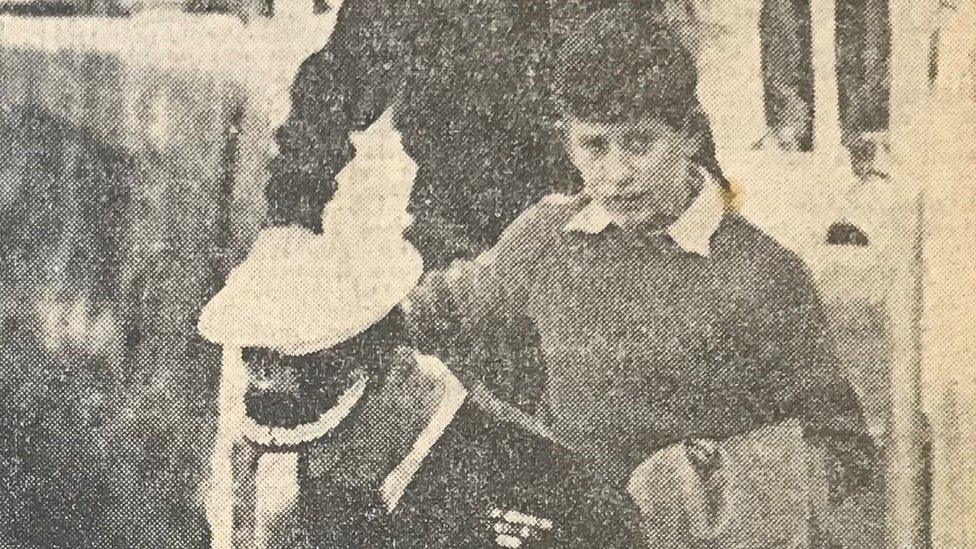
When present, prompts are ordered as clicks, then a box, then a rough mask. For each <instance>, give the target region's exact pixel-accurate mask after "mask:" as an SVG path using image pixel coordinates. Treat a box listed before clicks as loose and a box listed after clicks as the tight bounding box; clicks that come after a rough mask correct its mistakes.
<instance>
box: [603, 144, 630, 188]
mask: <svg viewBox="0 0 976 549" xmlns="http://www.w3.org/2000/svg"><path fill="white" fill-rule="evenodd" d="M604 166H605V167H604V169H605V172H604V173H605V175H606V178H607V181H609V182H610V183H613V184H614V186H616V187H618V188H620V187H625V186H627V185H630V183H631V182H633V180H634V168H633V166H632V165H631V163H630V161H628V159H627V158H626V157H625V153H624V151H622V150H621V149H620V147H617V146H613V147H612V149H611V151H610V152H609V154H608V155H607V160H606V164H605V165H604Z"/></svg>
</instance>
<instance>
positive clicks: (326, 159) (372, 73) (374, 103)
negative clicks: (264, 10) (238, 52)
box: [265, 0, 416, 232]
mask: <svg viewBox="0 0 976 549" xmlns="http://www.w3.org/2000/svg"><path fill="white" fill-rule="evenodd" d="M414 3H415V2H413V1H412V0H410V1H403V0H400V1H395V0H355V1H350V2H344V3H343V5H342V7H341V8H340V12H339V15H338V21H337V23H336V27H335V30H334V31H333V33H332V36H331V38H330V40H329V43H328V45H327V46H326V47H325V48H324V49H322V50H320V51H318V52H317V53H315V54H313V55H312V56H310V57H309V58H308V59H306V60H305V61H304V62H303V63H302V65H301V67H300V68H299V70H298V74H297V76H296V77H295V80H294V82H293V83H292V89H291V111H290V114H289V116H288V119H287V120H286V121H285V123H284V124H283V125H282V126H281V127H280V128H278V130H277V132H276V133H275V143H276V145H277V149H278V150H277V155H276V156H275V157H274V158H273V159H272V160H271V162H270V164H269V167H268V168H269V172H270V179H269V181H268V184H267V186H266V188H265V198H266V199H267V203H268V212H267V217H266V224H267V225H271V226H281V225H295V224H297V225H300V226H303V227H306V228H308V229H310V230H312V231H314V232H321V228H322V227H321V224H322V221H321V216H322V209H323V208H324V206H325V204H326V202H328V201H329V199H331V197H332V195H333V194H334V193H335V190H336V189H335V186H336V184H335V175H336V174H337V173H338V172H339V171H340V170H341V169H342V168H343V166H345V165H346V163H347V162H349V161H350V160H351V159H352V158H353V156H354V154H355V151H354V148H353V146H352V143H351V141H350V139H349V135H350V133H351V132H354V131H359V130H363V129H365V128H367V127H369V125H370V124H372V123H373V122H374V121H375V120H376V119H377V118H379V116H380V115H381V114H382V113H383V111H385V110H386V109H387V107H389V105H390V103H391V102H392V100H393V97H394V95H395V93H396V89H397V85H398V84H399V83H400V81H401V78H400V76H401V75H402V69H403V67H404V66H405V65H406V64H407V63H408V61H409V51H408V50H409V47H410V44H411V41H410V40H408V39H407V34H408V33H409V31H408V26H409V25H411V24H413V22H415V21H416V19H415V18H414V17H412V14H411V11H414V7H415V6H413V4H414Z"/></svg>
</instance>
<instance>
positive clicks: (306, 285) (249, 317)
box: [198, 227, 423, 355]
mask: <svg viewBox="0 0 976 549" xmlns="http://www.w3.org/2000/svg"><path fill="white" fill-rule="evenodd" d="M344 232H345V231H344ZM352 236H353V235H335V234H333V235H316V234H313V233H311V232H309V231H307V230H305V229H301V228H294V227H287V228H272V229H266V230H264V231H263V232H262V233H261V234H260V235H259V236H258V238H257V240H256V241H255V244H254V246H253V248H252V250H251V253H250V254H249V256H248V257H247V259H246V260H245V261H244V262H243V263H242V264H241V265H239V266H238V267H236V268H235V269H234V270H233V271H232V272H231V274H230V276H229V277H228V279H227V283H226V285H225V286H224V288H223V289H222V290H221V291H220V292H218V293H217V295H216V296H214V297H213V299H211V300H210V302H209V303H207V305H206V306H205V307H204V308H203V311H202V312H201V314H200V321H199V324H198V328H199V331H200V333H201V334H202V335H203V336H204V337H205V338H207V339H208V340H210V341H213V342H215V343H219V344H221V345H224V346H236V347H266V348H272V349H276V350H278V351H281V352H284V353H287V354H292V355H303V354H308V353H312V352H315V351H319V350H322V349H326V348H328V347H331V346H333V345H335V344H337V343H341V342H342V341H345V340H346V339H349V338H351V337H353V336H355V335H356V334H358V333H360V332H361V331H363V330H365V329H366V328H368V327H369V326H370V325H372V324H374V323H375V322H377V321H379V320H380V319H382V318H383V317H385V316H386V315H387V314H388V313H389V312H390V311H391V310H392V309H393V308H394V307H395V306H396V305H397V304H398V303H399V302H400V301H402V300H403V298H405V297H406V296H407V294H408V293H409V292H410V291H411V290H412V289H413V288H414V286H415V285H416V284H417V281H418V280H419V279H420V276H421V274H422V273H423V261H422V260H421V258H420V254H419V253H417V251H416V250H415V249H414V248H413V247H412V246H410V244H409V243H407V242H406V241H405V240H403V239H402V238H376V237H375V236H371V235H368V234H360V235H358V236H359V238H350V237H352Z"/></svg>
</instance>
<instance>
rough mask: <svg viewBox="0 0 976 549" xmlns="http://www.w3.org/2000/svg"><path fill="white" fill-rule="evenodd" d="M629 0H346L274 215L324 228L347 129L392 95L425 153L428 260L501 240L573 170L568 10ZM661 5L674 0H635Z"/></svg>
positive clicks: (405, 129)
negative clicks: (561, 112)
mask: <svg viewBox="0 0 976 549" xmlns="http://www.w3.org/2000/svg"><path fill="white" fill-rule="evenodd" d="M621 1H627V0H612V1H607V0H568V1H565V2H542V1H536V2H524V1H520V0H486V1H477V2H470V1H459V0H409V1H403V0H349V1H347V2H345V3H344V4H343V6H342V8H341V9H340V12H339V15H338V22H337V24H336V27H335V30H334V32H333V34H332V37H331V39H330V41H329V44H328V45H327V46H326V47H325V48H324V49H323V50H321V51H319V52H317V53H315V54H313V55H312V56H311V57H309V58H308V59H307V60H306V61H305V62H304V63H303V64H302V66H301V68H300V69H299V72H298V75H297V77H296V78H295V81H294V84H293V87H292V94H291V100H292V110H291V114H290V116H289V118H288V120H287V121H286V122H285V124H284V125H283V126H282V127H281V128H279V129H278V131H277V134H276V140H277V145H278V149H279V154H278V155H277V157H276V158H275V159H274V160H273V161H272V162H271V165H270V171H271V179H270V182H269V184H268V186H267V189H266V196H267V201H268V216H267V222H268V224H269V225H272V226H281V225H296V224H297V225H301V226H304V227H306V228H308V229H311V230H313V231H316V232H318V231H320V230H321V215H322V208H323V207H324V205H325V203H326V202H328V201H329V200H330V199H331V197H332V195H333V194H334V192H335V180H334V177H335V175H336V174H337V173H338V172H339V171H340V170H341V169H342V168H343V166H344V165H345V164H346V163H347V162H348V161H349V160H350V159H351V158H352V157H353V155H354V154H355V152H354V149H353V147H352V145H351V142H350V140H349V134H350V132H354V131H357V130H362V129H365V128H366V127H368V126H369V125H370V124H372V123H373V122H374V121H375V120H376V119H377V118H378V117H379V115H380V114H382V113H383V112H384V111H385V110H387V109H388V108H389V107H390V106H391V105H393V104H394V103H396V105H397V109H396V113H395V114H396V116H395V121H396V127H397V129H398V130H399V131H400V132H401V133H402V135H403V146H404V148H405V150H406V152H407V153H408V154H409V155H410V156H411V157H412V158H413V159H414V161H415V162H416V163H417V164H418V171H417V176H416V180H415V183H414V188H413V194H412V197H411V201H410V208H409V209H410V211H411V214H413V216H414V219H415V222H414V226H413V230H412V231H411V233H410V234H409V235H408V236H409V237H410V239H411V241H412V242H413V243H414V245H415V246H416V247H417V248H418V249H419V250H420V251H421V254H422V255H423V258H424V263H425V267H426V268H428V269H430V268H438V267H442V266H444V265H446V264H447V263H449V262H450V261H451V260H452V259H456V258H458V257H470V256H473V255H475V254H476V253H478V252H480V251H483V250H484V249H486V248H487V247H489V246H490V245H491V244H493V243H494V242H495V241H496V240H497V238H498V236H499V235H500V234H501V231H502V230H503V229H504V228H505V227H506V226H508V224H509V223H511V221H513V220H514V219H515V218H516V217H517V216H518V214H519V213H521V212H522V211H523V210H524V209H525V208H526V207H527V206H528V205H530V204H533V203H535V202H536V201H537V200H539V199H540V198H541V197H542V196H544V195H545V194H548V193H549V192H552V191H553V190H559V191H568V190H572V189H568V188H557V189H553V182H560V183H559V184H562V185H566V186H570V187H571V186H573V185H574V184H575V182H576V179H577V176H576V173H575V170H574V169H573V168H572V166H571V165H570V164H569V162H568V160H567V159H566V158H565V155H564V153H563V151H562V150H561V147H560V146H559V139H558V138H557V137H554V132H555V128H554V122H555V120H556V117H555V116H553V113H552V108H553V102H552V101H551V100H550V89H549V88H550V86H549V84H550V78H549V75H550V74H551V71H550V67H549V65H550V58H551V55H550V53H551V52H553V51H555V49H556V44H557V43H558V41H559V38H558V37H559V36H560V34H561V29H564V28H567V27H568V26H569V23H568V22H569V21H572V20H576V19H578V18H580V17H585V16H586V15H587V14H588V13H590V12H592V11H595V10H596V9H599V8H603V7H606V6H607V5H612V4H615V3H617V2H621ZM634 1H635V2H636V3H638V4H640V5H641V9H646V10H660V6H661V5H663V4H665V3H666V1H665V0H640V1H637V0H634Z"/></svg>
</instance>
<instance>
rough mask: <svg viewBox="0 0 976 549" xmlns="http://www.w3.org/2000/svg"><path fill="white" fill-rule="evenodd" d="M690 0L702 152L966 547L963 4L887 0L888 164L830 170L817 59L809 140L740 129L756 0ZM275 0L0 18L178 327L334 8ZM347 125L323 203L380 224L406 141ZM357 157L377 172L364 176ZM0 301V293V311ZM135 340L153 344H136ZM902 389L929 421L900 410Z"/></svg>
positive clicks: (966, 69) (939, 528) (971, 416)
mask: <svg viewBox="0 0 976 549" xmlns="http://www.w3.org/2000/svg"><path fill="white" fill-rule="evenodd" d="M707 4H710V5H711V6H712V7H713V10H712V11H711V12H710V13H711V15H712V17H714V18H715V21H716V22H717V23H719V24H720V26H721V27H722V28H724V29H726V32H725V33H723V34H720V35H719V36H717V37H716V38H715V41H714V42H712V43H711V44H710V45H707V46H706V48H705V49H704V50H703V53H702V84H701V86H702V87H701V90H700V93H701V95H702V98H703V102H704V103H705V106H706V110H708V112H709V115H710V117H711V119H712V122H713V124H714V125H715V127H716V132H715V133H716V138H717V141H718V145H719V149H720V151H719V152H720V158H721V160H722V163H723V166H724V167H725V169H726V170H728V172H729V175H730V176H731V178H732V179H733V181H735V182H736V184H737V185H738V186H739V187H740V189H741V204H742V208H743V211H744V213H745V214H746V215H747V216H748V217H750V218H751V219H752V220H754V221H755V222H756V223H757V224H759V225H760V226H762V227H763V228H765V229H766V230H767V231H769V232H770V233H771V234H773V235H774V236H775V237H776V238H778V239H779V240H780V241H781V242H783V243H784V244H785V245H787V246H788V247H790V248H792V249H794V250H795V251H796V252H797V253H798V254H799V255H800V256H801V257H803V258H804V260H805V261H806V262H807V264H808V265H809V266H810V268H811V270H812V271H813V273H814V276H815V278H816V280H817V282H818V285H819V287H820V289H821V292H822V293H823V295H824V298H825V300H826V301H827V303H828V306H829V309H830V311H831V315H832V321H833V326H834V330H835V333H834V336H835V338H836V340H837V343H838V345H839V347H840V349H841V351H842V354H843V356H844V357H845V366H846V367H847V369H848V372H849V374H850V375H851V376H852V379H853V381H854V383H855V385H856V387H857V389H858V391H859V393H860V395H861V396H862V399H863V402H864V404H865V407H866V409H867V411H868V413H869V415H870V417H871V419H872V428H873V431H874V433H875V434H876V435H877V436H878V438H879V440H880V441H882V442H883V443H885V444H886V448H887V449H888V450H889V457H890V461H891V467H890V471H891V474H890V475H889V476H890V480H891V481H892V482H891V486H890V499H891V502H890V504H889V506H890V508H891V509H890V516H891V517H892V521H893V524H894V525H895V526H900V527H904V528H903V529H904V531H905V532H912V531H914V530H913V529H917V525H918V523H919V521H920V520H921V519H922V517H923V515H922V510H921V509H920V508H919V505H918V498H919V496H920V492H919V490H918V487H917V485H916V481H917V480H918V479H919V478H921V475H922V471H921V470H920V467H921V459H922V458H923V457H924V451H923V450H924V445H923V442H924V441H925V440H927V439H929V440H931V443H932V448H931V451H932V453H931V458H932V486H933V489H934V492H933V494H932V499H933V502H932V517H933V525H932V536H933V539H934V541H935V542H936V545H937V546H939V547H953V548H954V547H967V546H976V532H974V530H973V528H972V527H971V526H970V523H971V522H976V521H973V520H972V518H971V517H973V516H974V515H976V461H974V459H973V454H974V453H976V452H974V451H973V450H976V373H974V372H976V348H974V343H973V341H976V338H974V337H973V336H972V332H973V330H974V329H976V312H974V310H976V308H974V307H973V304H974V302H976V299H974V298H976V279H974V278H976V259H974V257H976V254H973V253H972V252H971V247H972V244H973V239H974V236H976V215H973V212H974V211H976V185H974V183H973V179H972V174H973V173H974V168H976V145H974V144H973V143H974V141H976V140H974V139H973V138H972V136H973V135H976V114H974V112H976V83H974V74H976V71H974V65H976V43H974V36H973V35H974V32H976V31H974V28H976V8H974V4H976V3H974V2H972V1H971V0H962V1H960V2H957V3H955V4H954V8H953V9H952V10H949V11H946V10H942V11H939V10H937V9H936V7H937V6H936V5H937V4H938V3H937V2H934V3H931V5H929V4H930V3H928V2H911V1H910V0H898V1H895V0H893V1H892V3H891V6H892V15H893V17H892V19H893V25H894V39H893V63H892V66H893V68H892V73H893V76H892V79H893V84H892V104H893V109H892V110H893V112H892V128H891V133H892V136H891V137H892V148H893V151H892V153H893V158H894V159H895V165H894V166H893V170H892V172H893V173H892V179H891V180H890V181H879V182H873V183H869V184H859V183H858V182H857V181H856V180H855V179H854V178H853V176H852V174H850V173H849V169H848V168H847V164H846V159H845V154H846V153H845V152H844V151H843V149H842V147H841V146H840V142H839V135H838V132H839V130H838V129H837V128H836V126H835V125H833V124H831V123H829V121H830V120H832V119H834V118H835V113H836V89H835V88H836V85H835V83H834V82H833V79H832V78H831V75H830V71H827V70H818V71H817V73H816V74H817V80H816V89H817V101H818V103H817V107H818V109H817V112H818V115H817V116H818V124H817V130H816V132H817V136H818V140H817V142H818V147H817V149H816V150H815V152H814V153H809V154H787V153H780V152H773V151H759V152H757V151H753V150H751V149H750V145H751V144H753V143H754V142H755V141H757V140H758V138H759V137H761V135H762V120H763V116H762V104H761V101H759V100H758V99H759V98H760V97H761V90H760V89H759V88H760V84H759V82H760V79H759V76H758V75H759V59H760V58H759V54H758V48H759V44H758V36H756V33H755V26H754V25H752V24H751V23H749V22H750V21H752V20H753V19H754V18H755V17H756V16H757V9H756V6H757V5H758V2H732V1H727V2H711V3H707ZM283 5H284V4H283ZM288 5H289V6H292V7H291V8H290V9H288V10H280V11H279V13H278V14H276V16H275V17H274V18H252V19H251V20H250V21H249V22H248V23H247V24H244V23H242V21H241V19H240V18H238V17H237V16H232V15H189V14H186V13H183V12H180V11H179V10H169V9H159V10H149V11H146V12H143V13H141V14H138V15H135V16H133V17H131V18H128V19H120V18H111V19H108V18H106V19H102V18H77V19H65V18H39V19H28V18H15V17H0V107H2V108H4V109H10V108H20V107H31V108H40V109H43V110H44V111H45V112H48V113H51V114H52V115H54V116H57V117H59V118H60V119H63V120H65V121H67V122H68V123H70V124H72V125H74V126H77V127H78V128H81V129H82V130H83V131H85V132H88V133H89V134H90V136H91V138H92V139H94V140H97V141H98V142H100V143H104V144H107V145H108V146H111V147H113V148H116V149H119V150H121V151H123V152H124V153H125V154H126V155H128V156H130V157H131V158H132V159H134V162H135V164H136V165H137V167H138V168H137V169H136V170H135V174H136V175H135V176H134V177H133V179H132V180H131V181H130V185H131V186H132V189H133V191H134V195H135V196H137V197H138V200H136V201H135V203H134V206H133V212H132V215H131V216H130V218H131V219H132V223H131V226H130V227H127V235H128V237H127V242H128V244H127V246H126V254H125V257H124V259H123V261H124V262H125V265H124V267H123V270H124V271H125V273H126V274H125V276H124V279H125V280H134V279H136V278H137V277H138V275H139V274H145V273H157V272H163V271H167V265H168V272H170V273H183V274H186V276H185V277H184V278H183V279H180V280H173V277H172V275H170V276H169V277H164V279H161V280H160V283H159V284H158V285H157V287H156V288H155V290H154V291H156V292H157V294H158V303H159V305H158V307H159V308H158V309H153V310H151V311H149V313H150V314H153V315H159V316H165V317H167V318H169V319H173V318H176V319H182V321H183V322H184V323H185V324H186V325H187V326H190V325H192V321H193V319H194V318H195V316H194V315H195V314H196V312H197V308H198V307H199V305H200V304H201V303H200V302H198V301H195V300H194V299H191V298H187V295H188V294H189V295H202V294H203V293H206V291H207V288H208V287H209V286H208V284H213V283H214V282H213V280H210V279H211V278H214V277H217V278H219V276H220V274H221V273H225V272H226V270H227V269H228V268H229V267H230V265H232V264H233V263H235V262H236V261H237V260H238V259H239V258H240V255H241V253H243V251H245V250H246V248H247V246H248V244H249V242H250V241H251V239H252V238H253V236H254V234H255V233H256V230H257V227H258V223H259V220H260V217H261V214H262V212H263V197H262V194H261V193H262V186H263V183H264V168H263V166H264V163H265V162H266V161H267V160H268V159H269V158H270V156H271V155H272V154H273V152H274V151H273V143H272V140H271V135H272V131H273V129H274V128H275V127H276V126H277V125H278V124H280V123H281V121H282V120H283V119H284V117H285V116H286V114H287V110H288V101H287V90H288V86H289V84H290V83H291V79H292V78H293V75H294V73H295V71H296V69H297V67H298V64H299V63H300V62H301V60H302V59H304V58H305V57H306V56H307V55H308V54H309V53H311V52H313V51H315V50H317V49H318V48H320V47H321V46H322V45H324V44H325V43H326V41H327V39H328V34H329V31H330V29H331V27H332V25H333V24H334V15H335V10H333V11H331V12H330V13H327V14H324V15H311V14H310V12H309V11H308V10H306V9H305V8H304V7H301V6H298V5H297V4H294V5H293V4H288ZM813 5H814V21H815V34H814V43H815V50H816V52H817V54H816V59H815V66H819V67H830V66H831V65H832V55H831V53H830V49H829V48H826V47H822V46H819V45H818V44H830V43H831V39H830V37H831V35H832V33H831V32H830V30H829V28H827V24H828V23H829V21H830V20H831V19H832V17H830V15H829V13H830V9H831V8H830V6H829V3H825V2H823V1H819V2H818V1H817V0H814V2H813ZM296 6H298V7H296ZM818 22H819V23H818ZM934 28H940V29H941V32H940V40H941V45H940V57H939V64H940V66H939V75H940V76H939V78H938V79H937V80H936V81H935V82H934V83H933V84H930V83H929V82H928V81H927V76H926V75H927V74H928V69H929V67H928V47H929V37H930V36H931V32H932V30H933V29H934ZM825 121H827V122H825ZM228 139H230V140H232V141H233V143H234V146H235V147H236V149H235V150H236V153H235V154H234V155H233V156H232V157H231V158H228V156H227V154H226V150H227V149H226V148H225V145H226V143H227V142H228ZM356 145H357V150H358V151H359V153H360V154H359V156H358V157H357V159H356V161H355V162H354V163H353V164H351V165H350V166H348V167H347V168H346V170H345V171H344V172H343V174H342V175H341V176H340V181H341V182H342V185H341V187H340V192H339V194H338V195H337V199H336V203H335V204H334V205H333V207H332V208H333V210H334V213H333V215H336V216H341V215H349V214H350V213H352V215H357V214H359V213H360V210H361V211H363V212H368V213H369V214H370V215H373V216H376V217H375V219H376V221H375V222H376V223H377V224H379V225H383V224H386V223H392V224H402V223H403V222H404V220H403V217H402V211H403V207H404V205H405V202H406V199H407V196H408V193H409V184H408V180H405V179H404V178H403V177H401V176H400V175H401V174H402V173H403V170H407V171H409V160H408V159H404V158H403V157H402V149H400V148H399V141H398V136H397V135H396V133H395V132H394V131H393V129H392V126H391V124H390V121H389V118H387V117H384V118H383V119H382V120H381V121H380V122H379V123H377V124H376V125H375V126H374V127H373V128H371V130H369V131H368V132H366V133H365V134H364V135H362V136H360V137H358V138H357V140H356ZM66 154H67V153H66ZM68 161H70V160H68ZM5 169H7V170H8V171H6V172H4V173H5V174H6V175H5V176H4V179H3V180H2V182H0V183H2V184H3V185H15V184H17V182H18V180H17V179H16V173H17V172H16V170H12V171H11V170H10V169H9V168H5ZM377 170H382V171H383V172H384V173H388V174H390V175H391V177H390V178H389V179H382V178H376V177H368V174H370V173H375V172H376V171H377ZM11 174H13V175H11ZM367 181H368V182H369V184H368V185H367V184H365V183H364V182H367ZM379 197H383V200H382V206H380V205H378V204H380V202H378V198H379ZM357 205H358V206H357ZM839 220H847V221H851V222H853V223H855V224H857V225H859V226H861V227H862V228H864V229H865V230H866V232H867V233H868V236H869V238H870V239H871V244H870V245H869V246H868V247H865V248H857V247H836V246H827V245H825V244H824V243H823V237H824V235H825V234H826V230H827V227H829V225H830V224H831V223H833V222H835V221H839ZM221 231H223V232H221ZM919 258H920V259H921V260H922V262H921V264H920V263H919V262H918V261H917V259H919ZM201 264H203V265H205V268H202V267H200V265H201ZM194 277H196V278H198V279H199V280H197V279H195V278H194ZM194 287H196V289H195V290H193V288H194ZM4 293H5V294H6V295H13V294H11V293H8V292H7V290H6V289H5V290H4ZM5 300H6V298H4V301H5ZM8 307H12V304H11V303H9V302H2V301H0V311H4V310H5V309H6V308H8ZM919 326H921V327H922V329H921V330H919ZM168 337H170V334H162V335H159V338H160V340H162V341H170V340H169V339H167V338H168ZM178 357H179V352H173V353H172V354H171V355H170V360H173V361H175V360H178ZM144 359H145V360H146V361H156V367H161V368H163V369H165V365H166V363H167V362H166V360H157V359H158V357H157V356H155V355H153V354H152V353H147V354H146V355H145V356H144ZM171 363H172V362H171ZM210 366H211V367H213V368H216V367H217V364H216V363H214V364H211V365H210ZM920 404H921V406H922V407H923V409H924V411H925V413H926V416H927V418H928V424H929V428H930V432H927V431H926V429H925V428H924V427H925V426H924V425H923V424H921V423H919V421H918V420H919V417H918V416H917V415H915V413H914V412H915V411H917V409H918V406H919V405H920ZM892 411H894V414H892ZM893 543H894V544H896V545H897V546H899V547H903V546H904V547H908V546H914V545H915V544H916V543H917V538H914V537H913V536H912V534H910V533H908V534H904V535H900V536H899V535H896V536H895V537H894V538H893Z"/></svg>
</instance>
